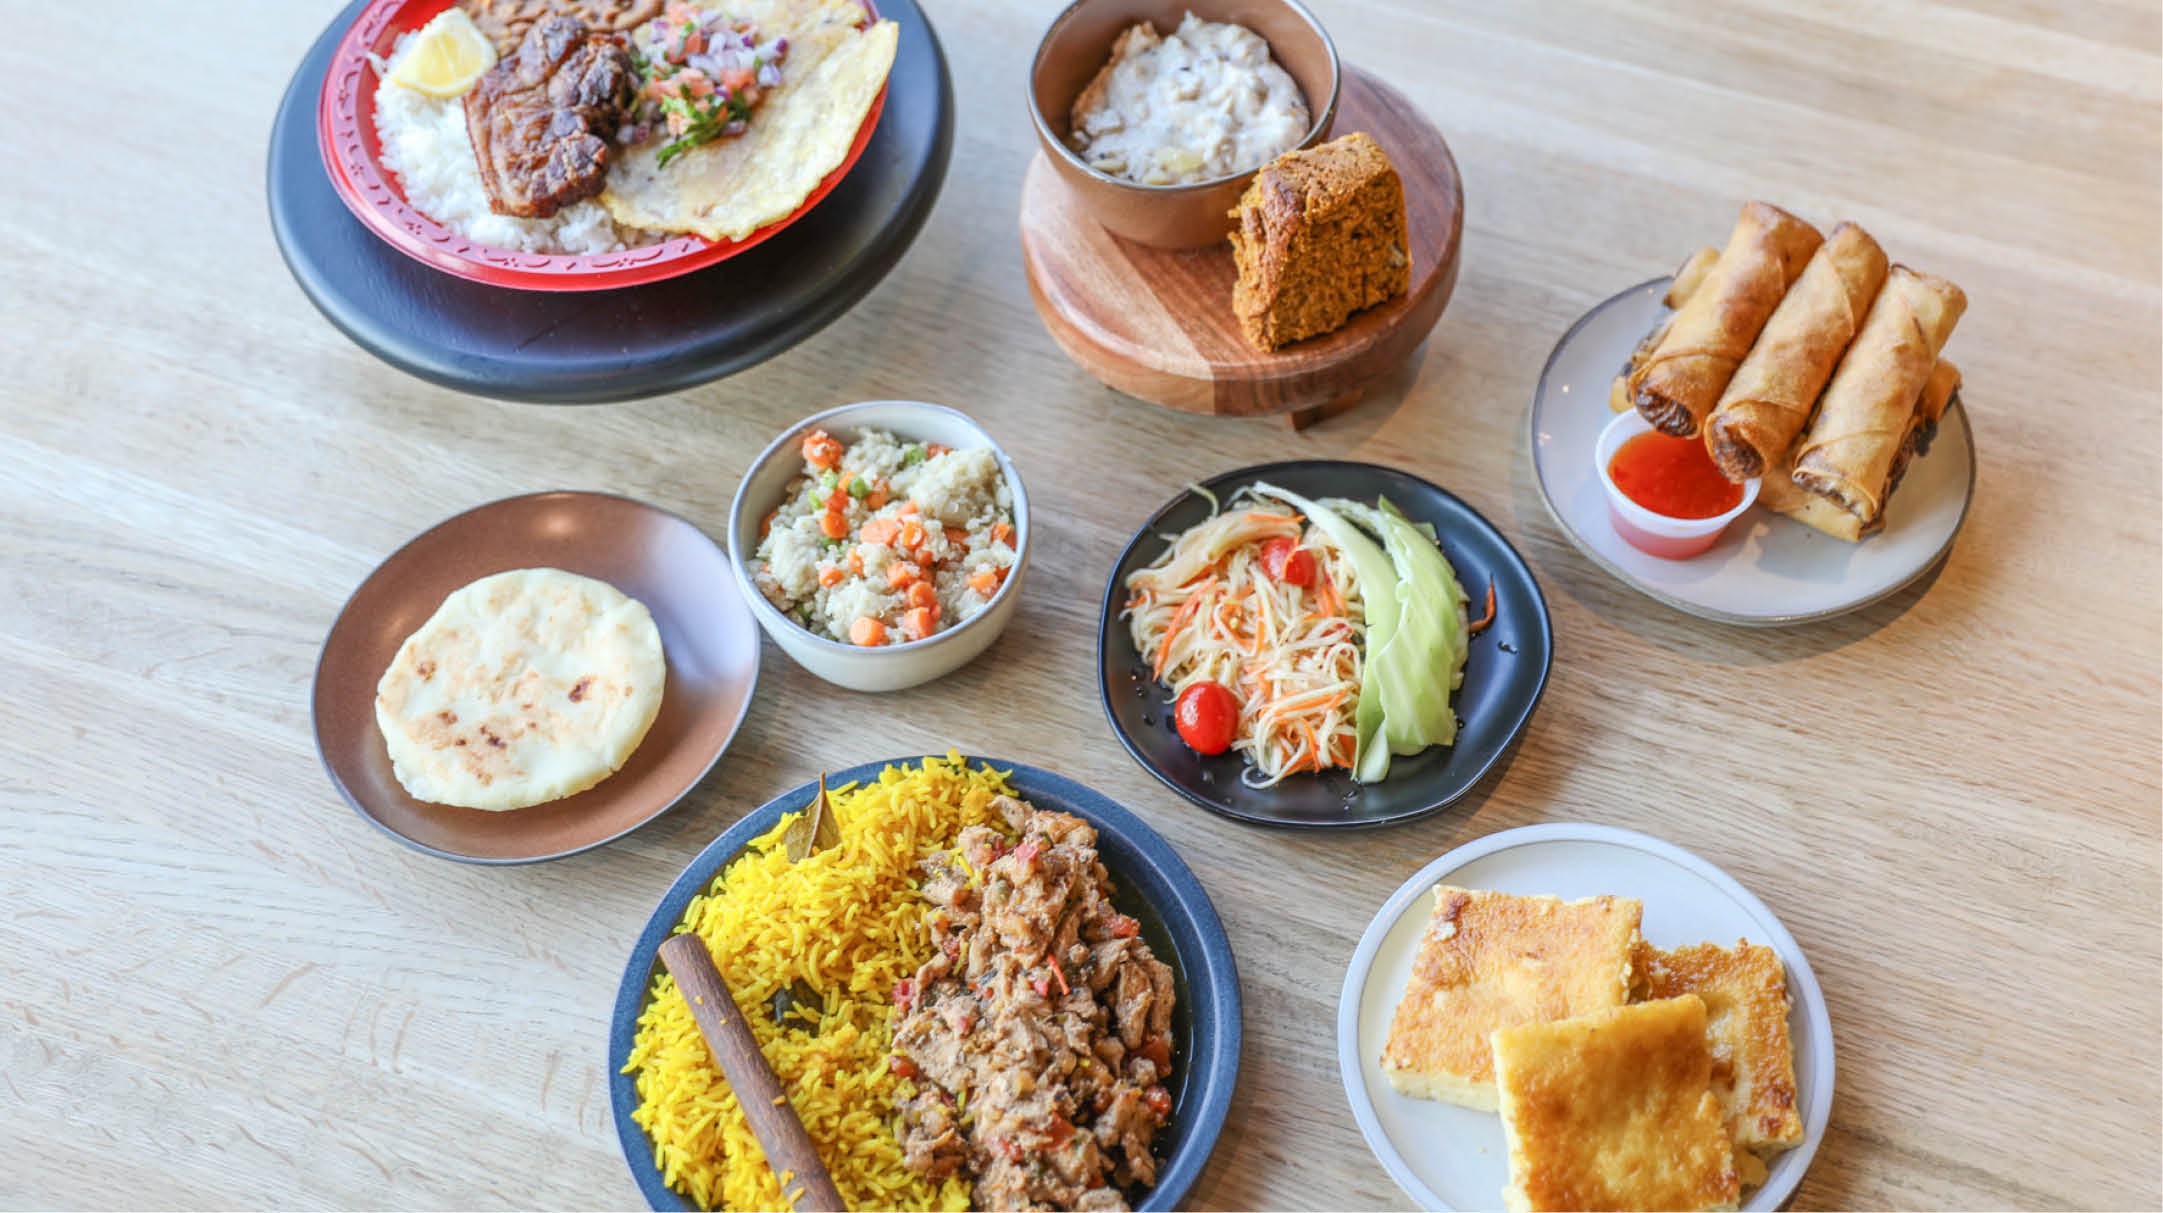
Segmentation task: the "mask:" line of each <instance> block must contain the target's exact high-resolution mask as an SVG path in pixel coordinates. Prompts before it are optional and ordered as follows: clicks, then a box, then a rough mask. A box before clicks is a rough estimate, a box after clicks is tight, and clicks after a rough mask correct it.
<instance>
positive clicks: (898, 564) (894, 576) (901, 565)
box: [886, 560, 922, 590]
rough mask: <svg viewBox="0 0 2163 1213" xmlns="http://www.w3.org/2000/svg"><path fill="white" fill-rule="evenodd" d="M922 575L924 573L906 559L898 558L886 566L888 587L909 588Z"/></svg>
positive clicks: (896, 588)
mask: <svg viewBox="0 0 2163 1213" xmlns="http://www.w3.org/2000/svg"><path fill="white" fill-rule="evenodd" d="M921 576H922V574H921V573H918V572H917V571H916V566H915V565H913V564H910V563H909V562H908V561H906V560H896V561H895V562H894V563H892V564H890V565H887V566H886V588H887V589H890V590H902V589H907V588H908V587H909V586H910V585H912V584H914V583H915V582H916V580H917V578H919V577H921Z"/></svg>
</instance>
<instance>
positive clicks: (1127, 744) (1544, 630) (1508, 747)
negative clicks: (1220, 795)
mask: <svg viewBox="0 0 2163 1213" xmlns="http://www.w3.org/2000/svg"><path fill="white" fill-rule="evenodd" d="M1318 466H1319V467H1331V468H1350V469H1355V470H1358V471H1364V472H1381V473H1385V474H1387V475H1391V476H1402V477H1404V478H1406V479H1409V480H1412V481H1414V482H1416V483H1417V484H1419V485H1420V486H1421V487H1423V488H1425V489H1427V490H1428V491H1430V492H1433V493H1436V494H1438V495H1440V496H1441V497H1443V498H1445V499H1447V500H1448V501H1450V502H1452V503H1454V504H1455V505H1456V506H1457V507H1458V508H1460V509H1462V510H1463V511H1464V512H1465V513H1466V514H1467V515H1469V516H1470V517H1471V518H1472V519H1474V520H1475V521H1476V522H1478V523H1479V524H1480V525H1481V526H1484V527H1486V528H1487V530H1488V531H1489V532H1491V533H1492V534H1493V536H1494V539H1495V541H1496V542H1497V543H1498V544H1500V545H1501V548H1502V550H1503V551H1504V552H1506V553H1508V554H1509V556H1510V559H1511V561H1512V562H1513V563H1514V564H1515V565H1516V566H1517V568H1518V569H1519V570H1520V571H1522V572H1523V574H1524V579H1525V583H1526V584H1527V585H1529V586H1531V587H1532V594H1533V602H1534V603H1535V604H1536V605H1537V606H1538V607H1539V612H1538V618H1539V623H1540V627H1539V634H1540V638H1541V640H1542V641H1543V643H1542V646H1541V648H1542V652H1543V660H1542V661H1541V663H1540V670H1539V675H1538V677H1537V678H1535V679H1534V680H1533V683H1532V694H1531V696H1530V697H1529V698H1528V699H1527V700H1526V701H1525V706H1524V710H1523V711H1521V712H1519V713H1518V716H1517V719H1516V720H1515V721H1513V722H1511V724H1510V729H1509V734H1508V736H1507V737H1505V738H1504V739H1503V741H1502V743H1501V744H1500V745H1497V746H1495V747H1494V749H1493V751H1492V752H1491V753H1489V754H1488V755H1487V757H1486V758H1485V759H1484V760H1482V761H1481V763H1480V765H1479V769H1478V770H1476V771H1474V772H1473V773H1472V777H1471V778H1469V779H1467V780H1465V781H1464V782H1463V784H1462V786H1460V787H1458V788H1457V789H1456V790H1454V791H1452V792H1450V793H1448V794H1447V795H1446V796H1444V797H1443V798H1442V799H1440V800H1438V801H1435V802H1434V803H1432V804H1429V805H1426V806H1425V807H1423V808H1419V809H1415V810H1412V811H1410V812H1406V813H1399V814H1395V815H1393V816H1387V817H1375V818H1363V819H1359V820H1353V821H1285V820H1281V819H1279V818H1275V817H1261V816H1257V815H1254V814H1251V813H1243V812H1240V811H1239V810H1237V809H1235V808H1233V807H1231V806H1230V805H1228V804H1222V803H1219V802H1217V801H1214V800H1210V799H1208V798H1207V797H1204V796H1201V795H1199V794H1197V793H1196V792H1194V791H1192V790H1191V789H1189V788H1187V787H1185V786H1184V785H1182V784H1179V783H1176V782H1174V781H1173V780H1172V779H1171V778H1170V777H1169V776H1168V775H1166V774H1165V773H1164V772H1163V771H1161V770H1159V769H1158V768H1157V765H1156V764H1155V763H1153V762H1151V761H1150V760H1149V759H1148V757H1147V756H1146V755H1144V754H1143V753H1142V752H1141V749H1140V747H1139V746H1137V745H1136V744H1135V742H1134V740H1133V738H1131V737H1129V736H1128V735H1127V732H1126V730H1125V729H1124V728H1121V727H1120V724H1119V717H1118V715H1117V713H1115V712H1114V711H1113V710H1112V690H1111V684H1110V683H1109V682H1107V681H1106V679H1105V676H1104V669H1105V649H1104V645H1105V640H1106V638H1107V637H1108V636H1110V635H1111V629H1112V625H1113V622H1114V620H1115V619H1116V618H1117V613H1116V612H1115V611H1114V610H1113V605H1114V604H1115V603H1116V602H1117V601H1118V599H1119V570H1120V568H1121V567H1123V566H1124V565H1125V564H1126V563H1127V558H1128V557H1129V556H1131V555H1133V554H1134V550H1135V548H1136V547H1137V546H1138V545H1139V544H1140V543H1141V542H1142V541H1143V540H1144V539H1149V538H1153V537H1154V530H1153V528H1154V527H1155V526H1156V525H1157V523H1158V522H1159V521H1160V520H1161V519H1162V518H1163V517H1164V516H1165V515H1166V514H1169V513H1170V512H1171V511H1172V510H1174V509H1176V508H1178V507H1179V506H1180V505H1181V504H1183V503H1184V502H1185V501H1186V500H1187V498H1188V497H1190V496H1193V495H1194V491H1195V489H1196V488H1210V489H1212V491H1214V489H1213V486H1215V485H1217V484H1218V483H1219V482H1220V481H1226V480H1232V479H1234V478H1241V479H1260V478H1262V477H1263V476H1265V475H1267V474H1270V473H1275V472H1279V471H1281V470H1283V469H1287V468H1307V467H1318ZM1095 650H1096V651H1095V658H1096V680H1097V700H1098V703H1099V705H1100V706H1101V707H1102V708H1103V709H1104V720H1105V723H1106V724H1107V725H1109V726H1110V727H1111V734H1112V736H1113V737H1114V738H1115V739H1117V741H1118V742H1119V746H1120V748H1121V749H1123V750H1125V751H1126V753H1127V757H1128V758H1130V759H1132V760H1133V761H1134V764H1135V765H1136V766H1138V767H1140V768H1141V769H1142V770H1144V771H1146V772H1148V773H1149V775H1150V777H1151V778H1153V779H1155V780H1156V781H1157V782H1158V783H1160V784H1162V785H1164V786H1165V787H1167V788H1170V789H1171V790H1172V791H1174V792H1176V793H1178V794H1179V795H1180V796H1182V797H1184V798H1185V799H1186V800H1188V801H1190V802H1192V803H1194V804H1197V805H1200V806H1201V807H1202V808H1205V809H1208V810H1209V811H1210V812H1212V813H1215V814H1217V815H1218V816H1221V817H1224V818H1226V819H1228V820H1231V821H1237V822H1240V823H1242V824H1244V825H1251V826H1264V827H1268V828H1270V829H1278V830H1298V831H1329V830H1373V829H1381V828H1384V827H1387V826H1396V825H1404V824H1407V823H1409V822H1413V821H1418V820H1420V819H1422V818H1425V817H1430V816H1433V815H1434V814H1436V813H1439V812H1441V811H1442V810H1444V809H1446V808H1448V807H1450V806H1451V805H1453V804H1456V803H1457V802H1458V801H1460V800H1463V799H1464V798H1465V797H1467V796H1469V795H1471V794H1472V792H1473V791H1474V790H1475V789H1477V788H1478V787H1479V786H1480V784H1481V783H1483V782H1484V781H1485V780H1486V778H1487V776H1488V775H1489V774H1491V773H1493V771H1494V769H1495V767H1496V765H1497V764H1499V763H1500V762H1501V761H1502V759H1503V757H1504V756H1505V755H1507V754H1509V753H1510V752H1511V751H1512V750H1513V749H1515V748H1516V746H1517V743H1518V742H1519V741H1520V740H1522V739H1523V737H1524V734H1525V729H1526V728H1527V727H1528V726H1530V725H1531V723H1532V716H1533V713H1535V712H1537V711H1538V710H1539V706H1540V702H1541V700H1543V699H1545V698H1546V697H1547V685H1548V682H1549V681H1550V680H1551V679H1552V677H1553V675H1554V668H1555V620H1554V614H1553V612H1552V611H1550V610H1549V609H1548V606H1547V593H1546V591H1544V590H1542V589H1541V588H1540V581H1539V578H1538V577H1537V576H1536V575H1534V573H1533V571H1532V565H1531V564H1530V563H1529V562H1528V561H1526V560H1525V557H1524V553H1522V552H1520V551H1518V550H1517V545H1516V544H1513V543H1511V542H1510V540H1509V536H1507V535H1504V534H1503V533H1502V528H1500V527H1498V526H1496V525H1495V524H1494V523H1493V522H1492V521H1491V520H1489V519H1488V517H1487V516H1486V515H1485V514H1482V513H1481V512H1480V511H1479V510H1477V509H1475V508H1473V506H1472V504H1471V503H1470V502H1468V501H1466V500H1465V499H1464V498H1462V497H1459V496H1458V495H1457V494H1455V493H1452V492H1450V491H1449V490H1448V489H1445V488H1443V487H1442V486H1441V485H1438V484H1436V483H1435V482H1433V481H1431V480H1429V479H1427V478H1426V477H1424V476H1422V475H1420V474H1418V473H1417V472H1412V471H1407V470H1405V469H1403V468H1397V467H1391V466H1389V465H1387V464H1381V463H1370V462H1367V461H1365V460H1358V459H1280V460H1276V461H1273V462H1270V463H1257V464H1252V465H1249V466H1246V467H1239V468H1233V469H1231V470H1229V471H1225V472H1219V473H1218V474H1216V475H1214V476H1209V477H1205V478H1202V479H1199V480H1196V481H1194V482H1192V483H1190V484H1188V485H1187V486H1186V487H1185V488H1183V489H1181V490H1180V492H1179V495H1178V496H1175V497H1173V498H1172V499H1171V500H1169V501H1167V502H1165V503H1164V504H1163V505H1161V506H1159V507H1158V508H1157V509H1156V510H1155V511H1153V512H1152V513H1151V514H1150V515H1149V517H1148V519H1147V520H1145V521H1144V522H1143V523H1142V524H1141V526H1140V527H1138V528H1136V529H1135V531H1134V534H1133V535H1132V536H1130V537H1129V538H1128V539H1127V542H1126V544H1125V546H1123V547H1122V548H1120V549H1119V555H1118V556H1116V557H1114V558H1113V559H1112V564H1111V571H1110V572H1109V573H1107V574H1106V575H1105V579H1104V597H1103V604H1102V605H1101V606H1100V607H1099V608H1098V611H1097V628H1096V646H1095Z"/></svg>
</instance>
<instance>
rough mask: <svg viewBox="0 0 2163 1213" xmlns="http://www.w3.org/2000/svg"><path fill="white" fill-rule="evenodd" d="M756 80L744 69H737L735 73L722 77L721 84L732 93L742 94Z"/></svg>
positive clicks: (728, 73)
mask: <svg viewBox="0 0 2163 1213" xmlns="http://www.w3.org/2000/svg"><path fill="white" fill-rule="evenodd" d="M755 79H756V77H754V76H753V75H752V74H751V73H750V72H749V71H746V70H745V69H743V68H737V69H736V70H735V71H733V72H724V73H722V75H721V83H723V84H725V85H727V86H728V90H729V91H730V92H732V93H740V92H742V91H744V90H745V89H747V88H750V87H751V85H752V83H753V82H754V80H755Z"/></svg>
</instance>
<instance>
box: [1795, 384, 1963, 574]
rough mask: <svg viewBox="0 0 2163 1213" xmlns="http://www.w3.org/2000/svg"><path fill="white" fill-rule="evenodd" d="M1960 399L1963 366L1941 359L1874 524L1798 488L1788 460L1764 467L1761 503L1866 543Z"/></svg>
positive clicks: (1910, 424)
mask: <svg viewBox="0 0 2163 1213" xmlns="http://www.w3.org/2000/svg"><path fill="white" fill-rule="evenodd" d="M1959 396H1960V368H1959V367H1957V366H1954V365H1953V362H1952V360H1951V359H1949V358H1940V359H1939V360H1938V365H1937V366H1936V367H1934V368H1933V369H1932V370H1931V373H1930V382H1929V383H1927V384H1925V385H1924V387H1923V393H1922V395H1921V397H1919V398H1918V399H1917V400H1916V402H1915V414H1914V416H1912V417H1910V418H1909V419H1908V430H1907V434H1906V435H1905V436H1904V437H1903V438H1902V439H1901V442H1900V449H1899V451H1897V452H1896V453H1895V454H1894V456H1893V466H1892V470H1891V471H1890V472H1889V473H1887V475H1886V479H1885V504H1884V506H1882V507H1881V508H1880V509H1879V510H1878V515H1877V517H1876V518H1873V519H1871V520H1870V521H1869V522H1864V521H1863V520H1862V519H1860V518H1857V517H1856V516H1855V515H1853V514H1850V513H1849V512H1847V511H1846V510H1844V509H1842V508H1840V507H1839V506H1838V505H1835V504H1833V502H1832V501H1831V500H1830V499H1829V498H1825V497H1820V496H1818V495H1817V494H1816V493H1813V492H1810V491H1809V490H1807V489H1804V488H1802V487H1801V486H1799V485H1797V484H1796V483H1795V479H1794V475H1793V473H1794V470H1795V469H1794V465H1793V464H1792V463H1790V462H1788V460H1787V457H1786V456H1782V457H1781V459H1780V460H1779V461H1778V462H1776V463H1773V464H1772V465H1770V466H1768V467H1767V468H1766V469H1765V477H1764V479H1763V480H1761V481H1760V482H1759V491H1758V496H1757V499H1758V502H1759V504H1761V505H1763V506H1764V507H1765V508H1766V509H1769V510H1773V511H1776V512H1778V513H1781V514H1785V515H1787V516H1788V517H1790V518H1793V519H1794V520H1795V521H1797V522H1800V523H1802V524H1803V525H1804V526H1807V527H1811V528H1814V529H1816V530H1819V531H1822V532H1824V533H1825V534H1827V535H1831V536H1832V537H1833V538H1835V539H1844V540H1846V541H1847V542H1849V543H1858V542H1861V541H1862V540H1863V539H1864V538H1866V537H1868V536H1870V535H1874V534H1876V533H1878V532H1879V531H1881V530H1884V529H1885V511H1886V509H1889V508H1890V507H1891V505H1892V500H1893V493H1894V491H1895V490H1897V489H1898V488H1899V487H1900V481H1901V478H1902V477H1904V476H1906V475H1907V474H1908V465H1909V464H1910V463H1911V462H1913V461H1914V459H1915V457H1916V456H1917V455H1921V454H1925V453H1927V452H1928V451H1929V450H1930V441H1931V439H1932V438H1934V437H1936V436H1937V432H1938V422H1939V420H1940V419H1942V418H1943V417H1944V416H1945V410H1946V409H1947V408H1948V407H1949V406H1950V405H1951V404H1952V402H1953V401H1954V400H1956V399H1958V398H1959Z"/></svg>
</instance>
